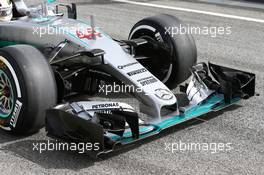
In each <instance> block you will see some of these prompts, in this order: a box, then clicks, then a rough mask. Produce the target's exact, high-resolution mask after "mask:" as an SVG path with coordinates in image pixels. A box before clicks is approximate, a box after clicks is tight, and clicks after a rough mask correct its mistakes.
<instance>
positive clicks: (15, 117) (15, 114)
mask: <svg viewBox="0 0 264 175" xmlns="http://www.w3.org/2000/svg"><path fill="white" fill-rule="evenodd" d="M21 107H22V103H21V102H20V101H18V100H17V101H16V105H15V109H14V112H13V114H12V117H11V120H10V122H9V123H10V125H11V126H13V127H14V128H15V127H16V123H17V120H18V116H19V113H20V110H21Z"/></svg>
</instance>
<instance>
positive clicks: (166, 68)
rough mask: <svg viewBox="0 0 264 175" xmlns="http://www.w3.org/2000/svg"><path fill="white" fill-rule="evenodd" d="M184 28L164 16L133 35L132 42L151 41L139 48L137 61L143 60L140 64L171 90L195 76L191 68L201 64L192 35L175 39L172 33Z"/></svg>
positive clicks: (141, 25)
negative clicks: (135, 40) (139, 40)
mask: <svg viewBox="0 0 264 175" xmlns="http://www.w3.org/2000/svg"><path fill="white" fill-rule="evenodd" d="M184 26H185V25H184V23H183V22H182V21H181V20H179V19H178V18H176V17H174V16H171V15H166V14H162V15H157V16H153V17H149V18H145V19H142V20H141V21H139V22H138V23H136V24H135V25H134V27H133V28H132V29H131V31H130V34H129V39H137V38H143V39H145V40H147V41H148V44H145V45H142V46H139V47H137V48H135V58H141V59H139V60H138V61H139V62H140V63H141V64H142V65H143V66H145V67H146V68H147V69H148V70H149V71H150V72H151V73H152V74H153V75H155V76H156V77H157V78H158V79H159V80H160V81H162V82H163V83H165V84H166V85H167V86H168V87H169V88H170V89H174V88H175V87H177V85H179V84H180V83H182V82H183V81H185V80H186V79H187V78H188V77H189V76H190V75H191V72H190V68H191V67H192V66H193V65H194V64H195V63H196V61H197V49H196V45H195V42H194V39H193V37H192V36H191V35H189V34H188V33H186V34H177V35H172V32H170V31H171V30H169V29H172V28H178V29H180V28H181V27H184ZM142 58H144V59H142Z"/></svg>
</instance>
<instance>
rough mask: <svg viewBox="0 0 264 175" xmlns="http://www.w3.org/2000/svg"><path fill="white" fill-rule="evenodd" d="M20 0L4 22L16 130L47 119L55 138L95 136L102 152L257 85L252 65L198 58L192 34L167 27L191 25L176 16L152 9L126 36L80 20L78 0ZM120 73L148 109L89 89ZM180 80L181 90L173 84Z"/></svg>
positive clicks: (7, 105) (5, 68) (4, 110)
mask: <svg viewBox="0 0 264 175" xmlns="http://www.w3.org/2000/svg"><path fill="white" fill-rule="evenodd" d="M12 3H13V7H14V8H13V19H12V20H11V21H10V22H2V23H0V47H1V49H0V125H1V128H2V129H4V130H6V131H9V132H11V133H14V134H29V133H34V132H37V131H38V130H39V129H40V128H42V127H43V126H45V127H46V131H47V133H48V135H49V136H51V137H54V138H57V139H62V140H67V141H72V142H87V143H88V142H89V143H94V144H95V143H97V144H98V145H99V149H98V150H96V151H95V153H96V154H95V155H99V154H102V153H106V152H110V151H112V150H115V149H119V148H121V147H122V146H125V145H128V144H131V143H134V142H136V141H139V140H142V139H144V138H147V137H150V136H153V135H156V134H158V133H160V131H162V130H164V129H166V128H169V127H172V126H175V125H177V124H179V123H182V122H184V121H187V120H190V119H193V118H196V117H198V116H201V115H203V114H206V113H209V112H211V111H218V110H221V109H223V108H225V107H227V106H230V105H232V104H234V103H236V102H238V101H239V100H241V99H248V98H249V97H251V96H253V95H254V94H255V75H254V74H252V73H248V72H244V71H240V70H235V69H231V68H227V67H222V66H219V65H216V64H211V63H209V64H205V63H198V64H197V63H196V62H197V60H196V59H197V50H196V46H195V42H194V39H193V37H192V36H191V35H189V34H178V35H171V33H170V32H168V30H167V29H168V28H169V27H171V26H173V27H179V26H180V25H184V24H183V23H182V21H180V20H179V19H177V18H176V17H174V16H171V15H165V14H162V15H158V16H153V17H149V18H145V19H143V20H141V21H139V22H138V23H136V24H135V26H134V27H133V28H132V30H131V32H130V34H129V38H128V40H116V39H113V38H111V37H110V36H108V35H107V34H106V33H104V32H103V31H102V30H101V29H100V28H98V27H95V22H94V21H95V20H94V18H93V16H91V19H90V22H87V23H86V22H82V21H80V20H77V19H76V18H77V11H76V5H75V4H71V5H63V4H57V3H54V2H52V3H51V2H45V3H43V4H42V5H41V6H37V7H32V8H29V7H27V6H26V5H25V3H24V2H23V0H13V1H12ZM62 7H66V9H67V10H68V11H67V13H68V17H65V15H64V14H63V13H60V12H59V11H61V10H62ZM65 13H66V12H65ZM190 76H191V79H190V83H188V84H185V85H184V86H180V84H181V83H183V82H184V81H186V80H187V79H188V78H189V77H190ZM113 83H115V84H118V85H120V86H124V87H125V88H126V89H127V88H130V89H134V91H131V92H130V94H132V95H133V96H134V97H136V98H137V99H138V101H139V104H140V113H137V112H136V110H135V109H133V107H131V106H130V105H128V104H125V103H119V102H108V101H90V100H89V99H88V98H87V95H90V96H91V95H96V94H98V93H99V91H100V89H99V87H103V86H105V85H108V86H109V85H113ZM176 87H180V91H181V97H179V95H177V94H176V95H175V94H174V93H173V92H172V91H171V90H170V89H175V88H176ZM135 89H137V90H136V91H135ZM138 89H140V90H138ZM141 114H144V116H143V117H142V115H141Z"/></svg>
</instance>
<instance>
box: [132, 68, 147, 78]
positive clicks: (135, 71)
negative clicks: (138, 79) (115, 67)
mask: <svg viewBox="0 0 264 175" xmlns="http://www.w3.org/2000/svg"><path fill="white" fill-rule="evenodd" d="M143 72H147V69H146V68H142V69H138V70H134V71H131V72H128V73H127V75H129V76H130V77H131V76H133V75H137V74H141V73H143Z"/></svg>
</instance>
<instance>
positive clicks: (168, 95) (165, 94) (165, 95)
mask: <svg viewBox="0 0 264 175" xmlns="http://www.w3.org/2000/svg"><path fill="white" fill-rule="evenodd" d="M155 96H156V97H158V98H159V99H162V100H170V99H172V98H173V96H174V95H173V94H172V92H171V91H169V90H168V89H156V90H155Z"/></svg>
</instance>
